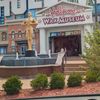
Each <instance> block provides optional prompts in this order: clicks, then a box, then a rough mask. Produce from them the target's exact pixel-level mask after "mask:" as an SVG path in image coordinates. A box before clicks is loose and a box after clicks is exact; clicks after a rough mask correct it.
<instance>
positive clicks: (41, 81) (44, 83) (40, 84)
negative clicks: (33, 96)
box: [31, 74, 48, 90]
mask: <svg viewBox="0 0 100 100" xmlns="http://www.w3.org/2000/svg"><path fill="white" fill-rule="evenodd" d="M31 87H32V88H33V89H34V90H41V89H45V88H47V87H48V77H47V75H45V74H38V75H36V77H35V79H34V80H32V81H31Z"/></svg>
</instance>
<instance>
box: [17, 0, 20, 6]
mask: <svg viewBox="0 0 100 100" xmlns="http://www.w3.org/2000/svg"><path fill="white" fill-rule="evenodd" d="M20 3H21V2H20V0H17V8H20V7H21V5H20Z"/></svg>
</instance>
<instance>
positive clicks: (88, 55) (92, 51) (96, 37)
mask: <svg viewBox="0 0 100 100" xmlns="http://www.w3.org/2000/svg"><path fill="white" fill-rule="evenodd" d="M85 42H86V46H85V55H84V58H85V60H86V62H87V64H88V65H89V67H90V68H91V69H93V70H94V69H96V70H100V29H99V28H97V27H96V28H95V29H94V32H93V33H88V35H87V36H86V38H85Z"/></svg>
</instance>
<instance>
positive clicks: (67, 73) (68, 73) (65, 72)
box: [64, 71, 86, 75]
mask: <svg viewBox="0 0 100 100" xmlns="http://www.w3.org/2000/svg"><path fill="white" fill-rule="evenodd" d="M73 72H77V73H80V74H82V75H84V74H85V73H86V71H64V74H65V75H70V74H71V73H73Z"/></svg>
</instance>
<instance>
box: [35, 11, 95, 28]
mask: <svg viewBox="0 0 100 100" xmlns="http://www.w3.org/2000/svg"><path fill="white" fill-rule="evenodd" d="M37 19H38V26H37V27H38V28H43V27H56V26H69V25H79V24H80V25H81V24H90V23H93V20H92V11H91V10H88V11H85V12H83V13H78V14H75V15H63V16H53V17H52V16H42V17H38V18H37Z"/></svg>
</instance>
